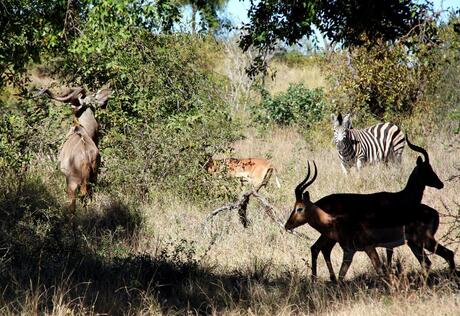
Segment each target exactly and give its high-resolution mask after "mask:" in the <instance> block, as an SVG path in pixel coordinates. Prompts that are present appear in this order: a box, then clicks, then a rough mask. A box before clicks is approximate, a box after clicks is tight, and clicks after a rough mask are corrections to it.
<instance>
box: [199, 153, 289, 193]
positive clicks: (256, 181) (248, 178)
mask: <svg viewBox="0 0 460 316" xmlns="http://www.w3.org/2000/svg"><path fill="white" fill-rule="evenodd" d="M205 168H206V171H208V172H209V173H215V172H227V174H228V175H229V176H231V177H235V178H241V179H243V181H245V182H248V183H250V184H252V185H253V186H254V187H258V186H259V185H260V184H262V182H263V181H264V179H265V178H266V177H270V176H271V174H272V173H274V176H275V182H276V185H277V187H278V188H279V187H281V184H280V182H279V179H278V177H277V175H276V168H275V167H274V166H273V165H272V163H271V162H269V161H268V160H265V159H260V158H246V159H236V158H227V159H210V160H209V161H208V163H207V164H206V165H205Z"/></svg>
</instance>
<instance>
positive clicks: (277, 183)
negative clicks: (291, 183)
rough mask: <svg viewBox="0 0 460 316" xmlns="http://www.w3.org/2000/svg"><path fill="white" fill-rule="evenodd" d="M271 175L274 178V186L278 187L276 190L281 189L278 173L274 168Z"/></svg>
mask: <svg viewBox="0 0 460 316" xmlns="http://www.w3.org/2000/svg"><path fill="white" fill-rule="evenodd" d="M273 175H274V176H275V182H276V186H277V187H278V189H279V188H281V182H280V179H279V178H278V171H277V170H276V169H275V168H273Z"/></svg>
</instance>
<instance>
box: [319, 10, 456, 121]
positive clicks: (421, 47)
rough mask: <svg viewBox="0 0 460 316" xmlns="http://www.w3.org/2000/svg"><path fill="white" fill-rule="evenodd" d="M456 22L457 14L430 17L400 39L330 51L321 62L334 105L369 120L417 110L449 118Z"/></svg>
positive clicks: (397, 118) (398, 117)
mask: <svg viewBox="0 0 460 316" xmlns="http://www.w3.org/2000/svg"><path fill="white" fill-rule="evenodd" d="M455 21H458V16H453V17H451V21H449V23H446V24H440V25H437V24H436V23H435V22H434V20H432V19H427V20H426V21H425V23H423V24H420V25H419V26H418V27H417V28H416V29H415V30H413V31H412V32H411V33H409V34H407V35H406V36H404V37H403V38H402V39H401V40H400V41H398V42H380V43H376V44H375V45H373V46H371V45H363V46H360V47H355V48H353V49H349V50H342V51H338V52H333V53H330V54H329V55H328V58H327V62H326V63H324V64H323V65H324V70H325V72H326V73H327V74H328V79H329V85H328V90H327V91H326V95H327V98H328V100H329V101H330V104H332V106H333V107H334V109H335V110H338V111H342V112H349V111H352V112H355V113H359V115H358V116H360V117H366V116H367V118H365V119H366V120H368V119H369V118H370V117H373V118H374V119H378V120H391V121H394V122H396V123H400V122H401V121H403V120H404V119H405V118H409V116H411V115H414V114H416V113H417V112H420V113H421V114H422V116H423V117H425V119H424V121H430V122H431V121H432V120H431V119H430V120H426V115H427V114H428V113H432V112H435V113H437V115H438V116H439V117H441V116H442V117H443V118H444V119H445V117H446V115H445V113H446V112H447V111H449V108H452V103H453V102H452V101H453V100H458V96H457V95H458V93H457V91H458V89H457V88H455V87H453V86H454V85H455V76H456V74H458V64H459V62H458V60H459V46H458V42H459V40H458V33H457V32H455V31H454V29H455ZM457 23H458V22H457ZM440 101H441V102H440ZM446 104H447V105H448V106H447V107H446ZM424 124H425V123H424Z"/></svg>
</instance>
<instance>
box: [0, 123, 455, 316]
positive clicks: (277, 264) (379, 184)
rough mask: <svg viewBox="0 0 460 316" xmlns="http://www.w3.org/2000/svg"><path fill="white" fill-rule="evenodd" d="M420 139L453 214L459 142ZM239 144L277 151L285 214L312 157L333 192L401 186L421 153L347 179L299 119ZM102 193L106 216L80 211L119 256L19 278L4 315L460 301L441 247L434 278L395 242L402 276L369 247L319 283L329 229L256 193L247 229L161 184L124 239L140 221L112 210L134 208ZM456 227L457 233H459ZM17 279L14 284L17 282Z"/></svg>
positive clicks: (350, 309) (396, 309) (368, 309)
mask: <svg viewBox="0 0 460 316" xmlns="http://www.w3.org/2000/svg"><path fill="white" fill-rule="evenodd" d="M412 138H413V142H414V143H416V144H423V145H424V146H426V148H427V149H428V152H429V153H430V158H431V161H432V165H433V167H434V169H435V171H436V172H437V173H438V174H439V176H440V178H441V179H442V180H444V181H445V188H444V189H443V190H442V191H437V190H434V189H427V190H426V193H425V196H424V200H423V202H424V203H426V204H428V205H430V206H432V207H434V208H436V209H438V210H440V211H441V212H443V213H445V212H446V209H445V207H444V206H443V203H446V204H447V206H448V207H450V208H452V209H454V210H455V208H454V207H455V204H454V203H455V202H457V203H458V202H460V201H459V198H458V188H459V180H458V179H454V180H452V181H450V182H448V181H446V179H448V178H449V177H451V176H452V175H456V174H458V173H459V171H458V169H457V168H458V163H459V161H458V157H459V155H458V154H459V150H458V149H457V148H456V149H454V150H447V149H448V148H452V147H449V146H448V144H454V148H455V146H456V145H455V144H456V143H455V140H454V139H451V138H449V137H447V136H443V137H442V142H434V141H433V140H434V139H435V138H434V136H433V137H430V138H428V139H416V138H414V137H412ZM426 144H429V145H428V146H427V145H426ZM234 147H235V156H237V157H262V158H269V159H271V161H272V162H273V163H274V164H275V165H276V167H277V169H278V174H279V177H280V178H281V184H282V187H281V189H277V188H276V187H275V185H274V183H273V182H271V183H270V185H269V187H268V188H266V189H263V190H262V191H263V195H265V196H266V197H268V199H269V200H270V202H271V203H273V204H274V205H276V207H277V213H278V216H280V217H282V218H283V219H286V218H287V216H288V214H289V212H290V210H291V208H292V206H293V202H294V194H293V188H294V187H295V185H296V184H297V183H298V182H299V181H300V180H301V179H302V178H303V177H304V176H305V165H306V161H307V160H315V161H316V162H317V164H318V168H319V175H318V178H317V180H316V182H315V183H314V184H313V185H312V186H311V188H310V194H311V197H312V199H313V200H315V199H319V198H320V197H322V196H324V195H328V194H331V193H334V192H363V193H364V192H374V191H381V190H388V191H396V190H400V189H401V188H402V187H403V186H404V184H405V182H406V180H407V178H408V176H409V174H410V172H411V170H412V168H413V167H414V164H415V159H416V154H415V153H414V152H411V151H410V150H409V149H407V148H406V151H405V152H404V155H403V163H402V164H401V165H390V166H388V167H385V166H370V167H367V168H365V169H364V170H362V172H360V173H357V172H353V173H352V174H351V175H350V176H349V177H345V176H344V175H343V174H342V171H341V169H340V166H339V160H338V157H337V154H336V152H335V149H334V148H333V147H332V145H331V146H330V147H327V148H321V147H319V146H314V145H311V144H309V143H308V142H306V141H305V140H304V139H303V138H302V137H301V136H300V134H298V133H297V132H296V131H295V130H294V129H293V128H290V129H276V130H272V131H269V132H268V133H267V134H265V135H263V136H258V135H257V133H256V132H254V131H251V130H249V131H247V137H246V139H244V140H242V141H240V142H238V143H236V144H235V145H234ZM95 200H96V202H95V205H93V206H92V209H94V210H98V212H99V213H97V214H93V213H91V214H88V213H84V214H82V215H80V216H81V217H82V221H81V223H83V224H82V225H83V226H84V227H88V229H90V230H94V229H99V228H101V229H102V228H105V229H108V230H109V232H110V231H112V233H109V234H108V235H107V236H105V237H104V238H106V239H105V243H106V244H108V246H107V248H104V249H105V250H104V251H105V252H107V253H108V256H109V257H110V256H115V257H118V258H119V259H118V261H117V264H100V263H97V260H99V259H97V258H98V257H97V256H95V254H91V255H90V256H91V257H92V258H93V259H91V260H94V262H96V263H97V264H96V263H91V262H92V261H91V260H90V263H87V262H86V263H85V264H86V265H85V264H82V265H81V266H79V267H77V268H76V270H74V271H72V272H71V273H69V271H66V270H65V269H64V270H63V272H62V273H63V276H62V277H61V279H59V278H58V280H60V281H57V282H56V283H55V284H53V285H51V286H48V287H46V288H45V287H44V286H40V285H38V286H37V285H36V283H35V282H31V284H30V285H29V286H27V285H26V286H25V287H24V284H22V285H21V286H18V288H22V289H23V290H22V291H18V294H16V299H14V300H11V299H9V298H7V297H3V296H2V295H0V314H5V315H8V314H10V315H13V314H35V313H44V314H49V315H69V314H75V315H78V314H97V313H109V314H121V313H123V314H136V315H151V314H184V313H186V312H189V313H190V314H195V313H205V314H228V315H240V314H249V315H273V314H278V315H289V314H325V315H337V314H339V315H349V314H353V315H355V314H356V315H377V314H378V315H405V314H411V315H412V314H426V310H436V313H437V314H446V315H447V314H457V313H458V310H459V303H460V298H459V297H460V295H459V293H460V292H459V286H460V281H459V280H458V279H456V278H454V277H452V276H450V275H449V274H448V273H446V272H445V270H446V269H447V264H446V263H445V262H444V261H443V259H441V258H438V257H436V256H431V258H430V259H432V261H433V274H431V275H430V276H429V277H428V278H426V277H424V276H423V275H421V274H419V273H418V271H420V267H419V266H418V263H417V262H416V260H415V258H414V256H413V255H412V254H411V253H410V252H409V251H408V250H407V247H400V248H398V249H397V251H396V256H395V257H396V258H397V259H398V260H399V261H400V263H401V266H402V268H403V269H402V271H401V272H399V274H398V276H394V275H393V276H389V277H386V278H383V279H382V278H379V277H378V276H376V274H375V272H374V270H373V269H372V267H371V264H370V262H369V259H368V258H367V257H366V256H365V255H363V254H362V253H359V254H357V255H356V256H355V260H354V262H353V264H352V266H351V268H350V271H349V273H348V275H347V279H346V282H345V283H344V284H343V285H340V286H337V285H333V284H330V283H329V282H328V281H327V279H328V273H327V269H326V266H325V264H324V262H323V260H322V259H320V260H319V271H318V272H319V277H320V280H319V281H318V282H316V283H312V282H311V281H310V267H309V263H310V253H309V245H310V244H311V243H312V242H313V241H314V240H315V239H316V238H317V237H318V233H317V232H315V231H314V230H313V229H311V228H310V227H307V226H304V227H301V228H299V231H302V232H303V233H305V234H306V235H307V236H309V238H311V240H305V239H303V238H299V237H297V236H294V235H292V234H288V233H286V232H284V231H282V230H280V228H279V227H278V226H277V225H275V224H274V223H273V222H272V221H271V220H270V219H269V218H268V217H267V216H266V215H265V214H264V212H263V209H262V207H261V206H260V205H258V204H257V202H255V201H252V202H251V203H250V207H249V210H248V216H249V219H250V221H251V225H250V226H249V227H248V228H246V229H245V228H243V226H242V225H241V224H240V222H239V220H238V216H237V214H234V213H221V214H219V215H218V216H216V217H215V218H214V219H213V221H212V222H209V223H204V218H205V216H206V214H207V212H208V211H210V210H209V209H202V208H201V207H199V206H197V205H193V204H191V203H189V202H188V201H187V198H186V197H177V196H170V195H168V196H165V195H163V194H162V193H160V192H158V193H154V194H152V200H151V201H150V202H149V203H148V204H146V205H143V206H142V208H141V209H139V210H137V211H138V212H139V213H141V214H142V215H143V216H144V218H145V223H144V226H143V227H142V228H141V229H138V230H136V231H135V232H131V233H129V234H128V235H127V236H125V237H123V238H124V239H123V238H122V239H121V240H120V239H117V238H116V236H115V235H116V233H115V230H116V227H117V225H118V224H121V223H118V222H116V221H115V224H114V223H113V222H114V218H118V221H122V220H123V218H125V217H123V216H126V218H128V219H129V214H126V215H123V216H121V217H120V215H116V214H115V215H113V214H112V213H116V212H118V213H120V212H121V213H123V211H124V210H125V207H124V206H123V205H117V206H116V207H112V206H110V205H108V204H110V203H109V200H110V198H109V197H107V196H105V195H103V194H99V195H96V198H95ZM104 205H106V206H104ZM107 205H108V206H107ZM216 206H218V205H216ZM101 210H105V211H101ZM110 212H111V213H110ZM117 216H118V217H117ZM84 219H86V221H85V220H84ZM446 220H447V219H446V218H442V219H441V221H442V224H441V227H440V231H439V232H438V237H440V236H442V235H443V234H444V233H445V232H446V231H447V230H448V228H449V225H448V224H446ZM85 223H86V224H85ZM91 223H92V224H91ZM117 223H118V224H117ZM83 229H85V228H83ZM457 233H458V231H455V232H454V233H453V235H451V236H450V237H452V238H456V237H457V236H455V235H456V234H457ZM455 240H457V243H456V244H452V245H449V248H450V249H452V250H454V251H455V252H456V261H457V262H460V252H459V251H458V249H457V248H458V239H455ZM117 249H121V251H120V250H117ZM94 251H99V252H100V251H101V250H97V249H95V250H94ZM118 253H119V254H118ZM84 258H86V257H84ZM340 259H341V250H340V249H339V247H338V246H337V247H336V248H335V249H334V251H333V254H332V261H333V265H334V269H335V270H336V271H338V268H339V264H340ZM1 260H2V259H0V263H1ZM82 260H83V259H82ZM84 260H88V259H84ZM85 267H90V268H85ZM78 269H84V272H82V271H79V270H78ZM1 271H2V270H1V264H0V272H1ZM75 276H78V277H75ZM11 282H12V284H10V287H13V288H14V284H15V281H14V280H13V281H11ZM43 301H45V303H44V302H43Z"/></svg>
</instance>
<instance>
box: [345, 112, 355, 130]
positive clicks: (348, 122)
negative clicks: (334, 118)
mask: <svg viewBox="0 0 460 316" xmlns="http://www.w3.org/2000/svg"><path fill="white" fill-rule="evenodd" d="M343 125H344V126H345V128H348V129H351V128H353V126H352V124H351V114H350V113H348V114H347V115H345V117H344V118H343Z"/></svg>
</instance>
